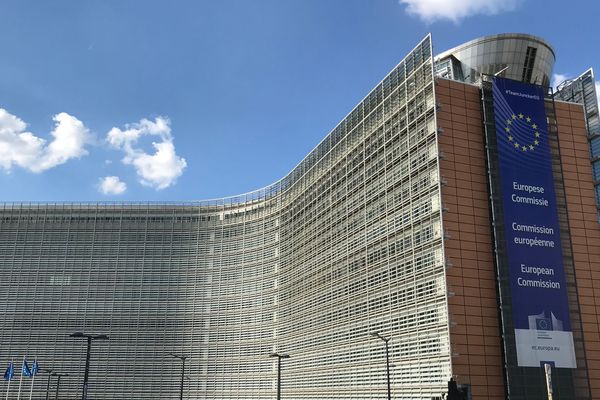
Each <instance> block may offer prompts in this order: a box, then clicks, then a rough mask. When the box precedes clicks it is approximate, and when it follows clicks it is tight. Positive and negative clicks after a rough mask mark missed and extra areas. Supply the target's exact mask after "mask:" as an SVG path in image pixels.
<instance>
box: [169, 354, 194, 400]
mask: <svg viewBox="0 0 600 400" xmlns="http://www.w3.org/2000/svg"><path fill="white" fill-rule="evenodd" d="M169 355H170V356H171V357H175V358H178V359H179V360H181V387H180V388H179V400H183V380H184V378H185V360H186V359H188V358H189V357H188V356H178V355H177V354H173V353H169Z"/></svg>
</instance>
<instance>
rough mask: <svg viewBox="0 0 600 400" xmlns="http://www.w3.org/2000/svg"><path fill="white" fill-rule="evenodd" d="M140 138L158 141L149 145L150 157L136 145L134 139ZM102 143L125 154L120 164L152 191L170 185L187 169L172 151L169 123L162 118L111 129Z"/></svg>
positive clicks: (185, 163)
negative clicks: (122, 128)
mask: <svg viewBox="0 0 600 400" xmlns="http://www.w3.org/2000/svg"><path fill="white" fill-rule="evenodd" d="M144 136H154V137H158V138H160V141H159V142H153V143H152V146H153V147H154V150H155V151H154V153H153V154H148V153H146V152H144V151H143V150H142V149H141V148H140V147H139V146H138V140H139V139H140V138H142V137H144ZM106 140H107V141H108V142H109V143H110V144H111V145H112V146H113V147H115V148H118V149H121V150H123V151H124V152H125V157H124V158H123V160H122V161H123V163H124V164H127V165H132V166H133V167H134V168H135V170H136V172H137V174H138V176H139V178H140V183H141V184H142V185H145V186H150V187H152V188H154V189H156V190H161V189H165V188H168V187H169V186H171V185H173V184H174V183H175V182H176V181H177V178H179V177H180V176H181V174H183V170H184V169H185V167H186V166H187V162H186V161H185V159H184V158H182V157H179V156H178V155H177V153H176V152H175V145H174V144H173V136H172V135H171V126H170V121H169V119H168V118H165V117H157V118H155V120H154V121H151V120H148V119H142V120H141V121H140V122H138V123H134V124H128V125H126V126H125V129H124V130H121V129H119V128H112V129H111V130H110V131H109V132H108V134H107V135H106Z"/></svg>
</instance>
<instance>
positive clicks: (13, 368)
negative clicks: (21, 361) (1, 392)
mask: <svg viewBox="0 0 600 400" xmlns="http://www.w3.org/2000/svg"><path fill="white" fill-rule="evenodd" d="M14 361H15V359H14V358H11V359H10V365H9V368H10V367H11V366H12V371H13V372H12V376H14V371H15V363H14ZM12 376H9V378H10V379H9V380H8V386H7V388H6V400H8V392H9V391H10V381H12V378H13V377H12Z"/></svg>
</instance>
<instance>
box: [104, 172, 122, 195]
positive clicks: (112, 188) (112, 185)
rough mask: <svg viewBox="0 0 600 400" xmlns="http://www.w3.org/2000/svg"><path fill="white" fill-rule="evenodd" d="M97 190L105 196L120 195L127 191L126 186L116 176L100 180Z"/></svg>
mask: <svg viewBox="0 0 600 400" xmlns="http://www.w3.org/2000/svg"><path fill="white" fill-rule="evenodd" d="M98 189H99V190H100V193H102V194H106V195H111V194H121V193H124V192H125V191H126V190H127V184H126V183H125V182H123V181H121V180H120V179H119V177H118V176H105V177H104V178H100V183H99V185H98Z"/></svg>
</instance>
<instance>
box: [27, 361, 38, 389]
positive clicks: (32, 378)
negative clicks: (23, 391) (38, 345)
mask: <svg viewBox="0 0 600 400" xmlns="http://www.w3.org/2000/svg"><path fill="white" fill-rule="evenodd" d="M36 364H37V357H36V358H34V359H33V365H36ZM31 372H33V371H31ZM36 375H37V371H36V373H35V374H31V390H29V400H31V397H32V396H33V382H34V381H35V376H36Z"/></svg>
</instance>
